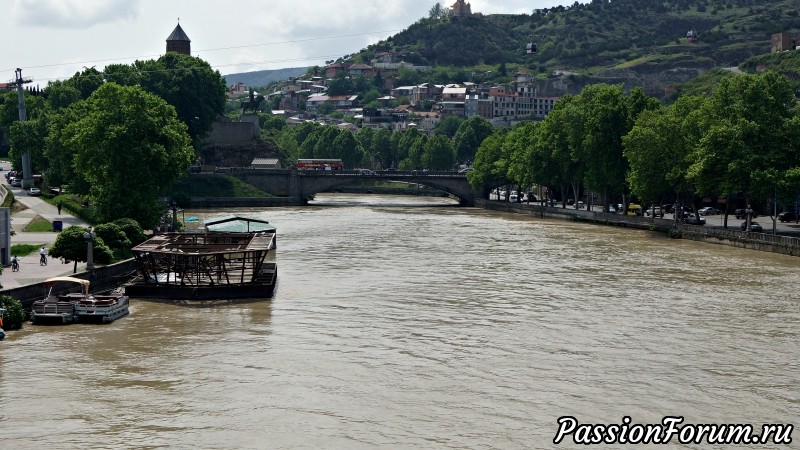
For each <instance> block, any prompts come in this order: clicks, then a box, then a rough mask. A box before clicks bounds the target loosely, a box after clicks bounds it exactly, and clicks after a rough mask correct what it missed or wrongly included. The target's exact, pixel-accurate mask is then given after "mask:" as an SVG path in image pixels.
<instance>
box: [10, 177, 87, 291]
mask: <svg viewBox="0 0 800 450" xmlns="http://www.w3.org/2000/svg"><path fill="white" fill-rule="evenodd" d="M0 166H2V168H3V172H0V173H3V174H4V173H5V171H6V170H9V165H8V163H7V162H5V161H3V162H0ZM0 182H2V183H3V186H2V187H0V191H2V192H0V196H2V197H3V198H5V196H6V195H9V192H12V193H13V195H14V197H15V199H16V200H17V202H18V203H19V205H20V206H22V207H24V209H22V210H18V211H14V209H13V208H12V213H11V228H12V229H13V230H14V234H13V235H12V236H11V245H12V246H13V245H14V244H35V245H40V246H41V245H44V246H45V247H47V248H48V249H49V248H50V246H52V245H53V243H54V242H55V241H56V237H57V236H58V233H57V232H46V233H33V232H26V231H24V230H25V227H27V226H28V224H29V223H30V222H31V221H32V220H33V219H34V218H35V217H36V216H41V217H42V218H44V219H47V220H48V221H50V222H51V223H52V222H53V221H55V220H60V221H61V222H62V223H63V229H67V228H68V227H70V226H72V225H78V226H82V227H87V226H89V224H87V223H86V222H84V221H82V220H80V219H78V218H77V217H74V216H72V215H70V214H68V213H66V211H64V210H63V209H62V211H61V214H59V213H58V209H57V208H56V207H55V206H53V205H51V204H50V203H47V202H46V201H44V200H43V199H42V198H41V197H30V196H28V195H27V192H26V191H25V190H23V189H20V188H17V187H12V186H10V185H8V184H7V183H6V180H5V177H4V178H3V179H2V181H0ZM48 253H49V252H48ZM19 260H20V269H19V271H18V272H12V271H11V266H10V265H9V266H5V267H3V274H2V275H0V284H2V289H14V288H17V287H20V286H26V285H29V284H35V283H41V282H42V281H44V280H46V279H47V278H50V277H55V276H59V275H72V273H73V272H72V271H73V267H74V266H75V263H74V262H70V263H66V264H65V263H62V262H61V260H59V259H55V258H51V257H49V256H48V264H47V265H46V266H40V265H39V252H38V250H37V251H35V252H33V253H31V254H30V255H26V256H22V257H19ZM85 269H86V263H78V272H81V271H83V270H85Z"/></svg>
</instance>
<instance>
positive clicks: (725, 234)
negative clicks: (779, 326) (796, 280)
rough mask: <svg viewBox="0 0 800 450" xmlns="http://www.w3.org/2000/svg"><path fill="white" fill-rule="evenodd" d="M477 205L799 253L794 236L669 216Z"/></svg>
mask: <svg viewBox="0 0 800 450" xmlns="http://www.w3.org/2000/svg"><path fill="white" fill-rule="evenodd" d="M475 206H477V207H480V208H484V209H489V210H492V211H504V212H513V213H518V214H527V215H532V216H537V217H548V218H557V219H565V220H582V221H586V222H593V223H598V224H604V225H615V226H624V227H629V228H637V229H642V230H653V231H659V232H668V231H670V230H672V229H675V230H676V231H677V233H679V236H680V237H681V238H683V239H690V240H693V241H701V242H707V243H711V244H723V245H730V246H733V247H740V248H748V249H751V250H759V251H763V252H771V253H780V254H783V255H790V256H800V238H796V237H791V236H780V235H777V236H774V235H771V234H766V233H746V232H743V231H738V230H724V229H720V228H711V227H704V226H695V225H686V224H683V223H681V224H678V226H677V227H675V222H674V221H673V220H669V219H656V218H650V217H642V216H625V215H622V214H610V213H602V212H593V211H586V210H580V209H579V210H574V209H565V208H551V207H547V206H541V205H534V204H526V203H510V202H497V201H489V200H484V199H478V200H475Z"/></svg>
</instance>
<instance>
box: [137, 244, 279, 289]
mask: <svg viewBox="0 0 800 450" xmlns="http://www.w3.org/2000/svg"><path fill="white" fill-rule="evenodd" d="M274 240H275V233H270V232H251V233H237V232H231V233H225V232H214V233H167V234H161V235H156V236H153V237H151V238H150V239H148V240H147V241H145V242H143V243H141V244H139V245H137V246H135V247H134V248H133V249H132V251H133V256H134V258H135V259H136V262H137V264H138V267H139V278H138V279H137V280H135V281H134V282H133V283H132V284H130V285H128V286H126V293H127V294H128V295H130V296H132V297H163V298H171V299H179V298H181V299H195V298H196V299H214V298H220V299H222V298H253V297H271V296H272V292H273V290H274V287H275V282H276V277H277V266H276V265H275V263H271V262H267V261H266V258H267V256H268V254H269V252H270V249H271V248H273V246H274Z"/></svg>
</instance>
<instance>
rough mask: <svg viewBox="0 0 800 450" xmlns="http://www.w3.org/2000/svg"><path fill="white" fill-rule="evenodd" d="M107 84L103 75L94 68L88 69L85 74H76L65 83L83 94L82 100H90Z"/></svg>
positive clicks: (85, 69)
mask: <svg viewBox="0 0 800 450" xmlns="http://www.w3.org/2000/svg"><path fill="white" fill-rule="evenodd" d="M104 83H105V78H104V76H103V74H102V73H101V72H100V71H99V70H97V69H95V68H94V66H92V67H89V68H86V67H84V70H83V72H76V73H75V75H73V76H72V78H69V79H67V80H65V81H64V84H65V85H67V86H72V87H73V88H75V89H77V90H78V91H79V92H80V93H81V98H82V99H84V100H85V99H87V98H89V96H90V95H92V94H93V93H94V91H96V90H97V89H98V88H99V87H100V86H102V85H103V84H104Z"/></svg>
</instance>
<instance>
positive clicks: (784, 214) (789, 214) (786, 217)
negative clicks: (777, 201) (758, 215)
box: [778, 211, 797, 222]
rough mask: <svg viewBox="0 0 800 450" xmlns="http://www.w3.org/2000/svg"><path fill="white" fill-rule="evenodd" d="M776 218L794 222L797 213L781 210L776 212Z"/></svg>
mask: <svg viewBox="0 0 800 450" xmlns="http://www.w3.org/2000/svg"><path fill="white" fill-rule="evenodd" d="M778 220H780V221H781V222H794V221H796V220H797V214H795V213H794V212H792V211H787V212H782V213H780V214H778Z"/></svg>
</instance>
